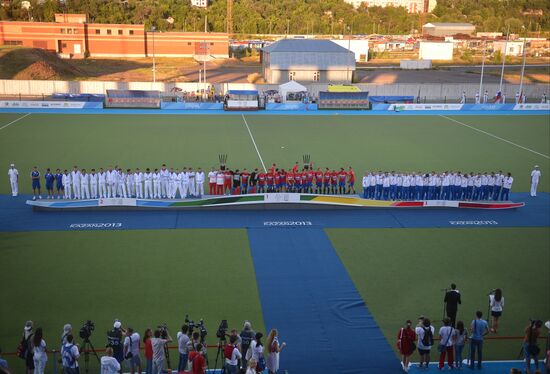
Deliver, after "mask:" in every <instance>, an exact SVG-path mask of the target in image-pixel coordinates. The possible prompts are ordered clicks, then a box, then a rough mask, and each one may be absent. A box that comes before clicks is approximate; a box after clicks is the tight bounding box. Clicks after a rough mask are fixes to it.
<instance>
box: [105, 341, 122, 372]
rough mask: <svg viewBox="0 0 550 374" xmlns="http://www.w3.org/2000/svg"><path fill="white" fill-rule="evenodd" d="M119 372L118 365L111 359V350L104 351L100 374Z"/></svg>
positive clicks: (109, 348) (114, 359) (108, 348)
mask: <svg viewBox="0 0 550 374" xmlns="http://www.w3.org/2000/svg"><path fill="white" fill-rule="evenodd" d="M119 371H120V364H119V362H118V361H117V360H116V358H114V357H113V348H111V347H107V349H105V356H103V357H101V374H116V373H118V372H119Z"/></svg>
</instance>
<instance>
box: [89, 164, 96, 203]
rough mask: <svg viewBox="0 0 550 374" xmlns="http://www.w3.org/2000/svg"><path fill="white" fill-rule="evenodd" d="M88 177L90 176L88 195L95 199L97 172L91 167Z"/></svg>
mask: <svg viewBox="0 0 550 374" xmlns="http://www.w3.org/2000/svg"><path fill="white" fill-rule="evenodd" d="M88 177H89V178H90V197H91V198H92V199H97V174H96V172H95V169H92V172H91V173H90V174H89V175H88Z"/></svg>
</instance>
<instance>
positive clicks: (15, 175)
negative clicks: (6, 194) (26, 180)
mask: <svg viewBox="0 0 550 374" xmlns="http://www.w3.org/2000/svg"><path fill="white" fill-rule="evenodd" d="M8 176H9V177H10V186H11V196H13V197H15V196H17V195H18V194H19V172H18V171H17V169H16V168H15V165H14V164H11V165H10V168H9V169H8Z"/></svg>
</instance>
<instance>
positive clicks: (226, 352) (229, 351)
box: [223, 344, 235, 360]
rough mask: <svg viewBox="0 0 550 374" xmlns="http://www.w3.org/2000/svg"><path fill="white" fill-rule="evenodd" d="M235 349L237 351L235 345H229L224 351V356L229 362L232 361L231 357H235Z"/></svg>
mask: <svg viewBox="0 0 550 374" xmlns="http://www.w3.org/2000/svg"><path fill="white" fill-rule="evenodd" d="M233 349H235V346H234V345H231V344H227V345H226V346H225V348H224V349H223V356H224V357H225V358H227V359H228V360H231V356H232V355H233Z"/></svg>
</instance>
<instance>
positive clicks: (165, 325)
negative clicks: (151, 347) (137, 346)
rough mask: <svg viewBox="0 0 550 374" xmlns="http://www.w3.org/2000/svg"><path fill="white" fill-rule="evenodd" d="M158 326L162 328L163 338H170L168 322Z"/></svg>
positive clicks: (161, 335) (161, 334)
mask: <svg viewBox="0 0 550 374" xmlns="http://www.w3.org/2000/svg"><path fill="white" fill-rule="evenodd" d="M157 328H158V329H159V330H160V337H161V338H162V339H166V338H168V325H167V324H166V323H163V324H161V325H158V326H157Z"/></svg>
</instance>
